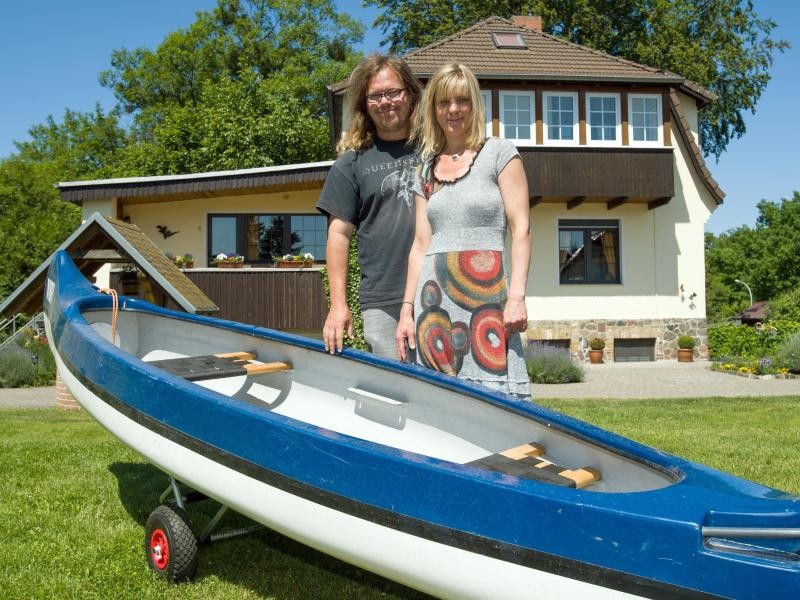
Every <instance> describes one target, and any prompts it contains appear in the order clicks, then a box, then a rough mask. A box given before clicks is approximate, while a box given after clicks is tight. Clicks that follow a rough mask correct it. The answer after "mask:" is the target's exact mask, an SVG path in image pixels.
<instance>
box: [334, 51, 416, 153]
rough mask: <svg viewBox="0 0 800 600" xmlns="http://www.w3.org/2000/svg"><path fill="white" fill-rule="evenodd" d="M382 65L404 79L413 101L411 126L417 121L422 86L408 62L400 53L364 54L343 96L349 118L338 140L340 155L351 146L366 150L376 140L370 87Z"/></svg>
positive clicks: (337, 151)
mask: <svg viewBox="0 0 800 600" xmlns="http://www.w3.org/2000/svg"><path fill="white" fill-rule="evenodd" d="M383 69H391V70H392V71H394V72H395V73H396V74H397V76H398V77H399V78H400V81H402V82H403V87H404V88H405V93H406V94H408V96H409V98H410V102H411V113H410V115H409V119H408V125H409V129H410V128H411V127H412V125H413V124H414V122H415V121H416V114H417V109H418V107H419V99H420V96H421V95H422V86H421V85H420V83H419V80H418V79H417V78H416V77H415V76H414V74H413V73H412V72H411V69H410V68H409V67H408V65H407V64H406V62H405V61H404V60H403V59H402V58H398V57H397V56H386V55H384V54H370V55H369V56H366V57H364V58H363V59H362V60H361V62H360V63H358V66H357V67H356V68H355V69H353V72H352V73H351V75H350V80H349V82H348V86H347V93H346V94H345V97H344V109H345V110H346V111H347V112H348V113H349V115H348V116H349V118H350V122H349V123H348V124H347V129H346V130H345V131H343V132H342V135H341V137H340V138H339V142H338V143H337V144H336V154H337V155H341V154H344V153H345V152H347V151H348V150H356V151H358V150H363V149H364V148H369V147H370V146H372V145H373V144H374V143H375V133H376V131H375V124H374V123H373V122H372V118H370V116H369V114H368V113H367V87H368V86H369V80H370V79H372V77H374V76H375V75H377V74H378V73H379V72H381V71H382V70H383Z"/></svg>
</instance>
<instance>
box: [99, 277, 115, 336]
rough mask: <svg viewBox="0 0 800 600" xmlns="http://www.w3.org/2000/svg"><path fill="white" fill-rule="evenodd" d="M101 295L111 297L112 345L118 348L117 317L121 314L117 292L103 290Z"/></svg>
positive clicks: (109, 289)
mask: <svg viewBox="0 0 800 600" xmlns="http://www.w3.org/2000/svg"><path fill="white" fill-rule="evenodd" d="M100 293H101V294H108V295H109V296H111V343H112V344H114V345H115V346H116V344H117V315H118V314H119V297H118V296H117V290H115V289H112V288H102V289H101V290H100Z"/></svg>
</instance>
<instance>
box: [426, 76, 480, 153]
mask: <svg viewBox="0 0 800 600" xmlns="http://www.w3.org/2000/svg"><path fill="white" fill-rule="evenodd" d="M460 97H465V98H469V100H470V103H471V104H472V112H471V113H470V117H469V122H468V123H467V139H466V146H467V148H475V147H477V146H479V145H480V144H481V142H482V141H483V139H484V137H486V117H485V112H484V110H483V102H481V91H480V88H479V87H478V80H477V79H475V75H473V74H472V71H470V70H469V68H467V67H466V66H464V65H460V64H456V63H451V64H448V65H445V66H443V67H442V68H441V69H439V70H438V71H437V72H436V74H435V75H434V76H433V77H432V78H431V80H430V81H429V82H428V85H427V86H426V87H425V93H424V95H423V96H422V102H421V106H420V109H419V110H418V111H417V119H416V122H415V127H414V132H413V134H412V136H411V139H412V140H413V141H414V142H416V143H417V146H418V148H419V152H420V156H421V158H422V159H423V160H427V159H429V158H431V157H432V156H435V155H436V154H438V153H439V152H441V151H442V150H443V149H444V147H445V144H446V143H447V140H446V138H445V136H444V131H442V128H441V127H440V126H439V121H438V120H437V119H436V106H437V104H438V103H439V101H442V100H452V99H453V98H460Z"/></svg>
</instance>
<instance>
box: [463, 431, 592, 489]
mask: <svg viewBox="0 0 800 600" xmlns="http://www.w3.org/2000/svg"><path fill="white" fill-rule="evenodd" d="M545 451H546V449H545V447H544V446H543V445H542V444H538V443H536V442H530V443H528V444H522V445H520V446H515V447H514V448H509V449H508V450H503V451H502V452H498V453H497V454H492V455H489V456H485V457H483V458H481V459H478V460H475V461H472V462H471V463H469V464H470V465H472V466H476V467H482V468H485V469H489V470H491V471H499V472H501V473H506V474H508V475H515V476H517V477H524V478H527V479H535V480H537V481H546V482H548V483H552V484H555V485H561V486H566V487H575V488H578V489H581V488H585V487H588V486H590V485H592V484H593V483H595V482H597V481H600V478H601V474H600V471H599V470H598V469H595V468H593V467H582V468H579V469H570V468H567V467H562V466H560V465H557V464H555V463H553V462H551V461H549V460H547V459H546V458H542V455H543V454H544V453H545Z"/></svg>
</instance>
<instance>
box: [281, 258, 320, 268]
mask: <svg viewBox="0 0 800 600" xmlns="http://www.w3.org/2000/svg"><path fill="white" fill-rule="evenodd" d="M313 266H314V261H311V260H279V261H278V268H279V269H307V268H308V267H313Z"/></svg>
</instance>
